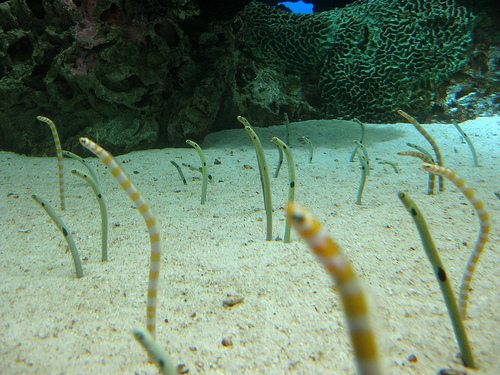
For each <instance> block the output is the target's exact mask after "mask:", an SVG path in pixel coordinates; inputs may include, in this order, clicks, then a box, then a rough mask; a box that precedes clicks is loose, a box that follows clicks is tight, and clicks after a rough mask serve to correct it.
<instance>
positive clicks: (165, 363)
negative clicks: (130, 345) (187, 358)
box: [132, 328, 177, 375]
mask: <svg viewBox="0 0 500 375" xmlns="http://www.w3.org/2000/svg"><path fill="white" fill-rule="evenodd" d="M132 333H133V335H134V337H135V339H136V340H137V341H138V342H139V344H141V346H142V347H143V348H144V349H145V350H146V352H147V353H148V356H149V358H151V359H152V360H153V361H154V362H155V363H156V364H157V365H158V368H159V369H160V374H162V375H177V370H176V368H175V367H174V365H173V364H172V361H171V360H170V358H169V357H168V356H167V354H166V353H165V351H164V350H163V348H162V347H161V346H160V345H159V344H158V343H157V342H156V341H155V339H154V337H153V336H151V335H150V333H149V332H148V331H145V330H143V329H142V328H136V329H134V330H133V331H132Z"/></svg>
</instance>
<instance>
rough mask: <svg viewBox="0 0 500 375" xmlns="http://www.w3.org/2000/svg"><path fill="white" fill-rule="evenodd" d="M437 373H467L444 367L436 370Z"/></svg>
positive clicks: (465, 374) (453, 374) (460, 374)
mask: <svg viewBox="0 0 500 375" xmlns="http://www.w3.org/2000/svg"><path fill="white" fill-rule="evenodd" d="M438 375H467V373H466V372H465V371H461V370H455V369H452V368H444V369H441V370H439V371H438Z"/></svg>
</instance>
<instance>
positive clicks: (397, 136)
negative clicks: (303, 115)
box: [0, 117, 500, 375]
mask: <svg viewBox="0 0 500 375" xmlns="http://www.w3.org/2000/svg"><path fill="white" fill-rule="evenodd" d="M499 125H500V117H488V118H478V119H476V120H473V121H468V122H466V123H463V124H461V126H462V127H463V129H464V130H465V131H466V132H467V133H468V134H469V136H470V138H471V139H472V141H473V142H474V144H475V147H476V149H477V152H478V154H479V162H480V166H479V167H474V166H473V163H472V158H471V154H470V151H469V149H468V147H467V145H466V144H463V143H462V142H461V139H460V137H459V134H458V132H457V131H456V129H454V127H453V126H452V125H448V124H433V125H425V128H426V129H427V130H428V131H429V133H431V134H432V135H433V136H434V137H435V139H436V141H437V143H438V144H439V145H440V147H441V152H442V154H443V157H444V161H445V164H446V166H448V167H449V168H451V169H453V170H455V171H456V172H457V173H458V174H459V175H460V176H461V177H463V178H464V179H465V180H466V181H467V182H468V184H469V185H470V186H471V187H473V188H474V189H476V191H477V195H478V196H479V197H480V198H482V199H483V200H484V201H485V203H486V206H487V209H488V211H489V213H490V215H491V218H492V223H493V227H492V231H491V235H490V241H489V243H488V244H487V246H486V250H485V252H484V254H483V256H482V258H481V259H480V262H479V265H478V267H477V271H476V274H475V277H474V279H473V282H472V287H473V290H472V292H471V296H470V305H469V316H468V319H467V320H466V322H465V324H466V328H467V331H468V334H469V338H470V342H471V345H472V347H473V351H474V353H475V356H476V361H477V363H478V365H479V368H480V369H479V370H469V369H467V373H469V374H492V375H494V374H500V317H499V311H500V287H499V279H500V272H499V269H500V268H499V266H500V257H499V246H498V244H499V241H498V239H499V238H498V233H499V231H498V217H499V211H500V200H499V199H498V198H497V197H496V196H495V194H494V193H495V192H498V191H499V190H500V178H499V177H500V173H499V172H500V168H499V167H500V142H499V141H500V126H499ZM256 131H257V133H258V134H259V136H260V138H261V140H262V141H263V144H264V145H265V148H266V157H267V160H268V164H269V166H270V169H272V170H274V167H275V165H276V161H277V151H276V149H275V148H274V146H273V145H272V144H271V143H269V142H268V140H269V139H270V138H271V137H272V136H278V137H280V138H282V139H285V138H284V137H285V127H284V126H272V127H269V128H266V129H256ZM301 136H307V137H308V138H309V139H310V140H311V141H312V143H313V144H314V146H315V154H314V159H313V162H312V163H309V162H308V157H309V154H308V150H307V149H306V147H305V146H304V145H303V144H301V143H300V142H299V140H298V139H299V138H300V137H301ZM358 137H359V126H358V125H357V124H355V123H351V122H344V121H307V122H301V123H293V124H291V146H292V149H293V153H294V157H295V163H296V175H297V191H296V200H297V201H298V202H300V203H301V204H303V205H306V206H307V207H309V208H310V209H311V210H312V211H313V213H314V214H315V216H317V217H318V218H319V219H320V220H321V221H322V222H323V223H324V224H325V226H326V227H327V228H328V230H329V231H330V233H331V234H332V235H333V236H334V238H335V239H336V240H337V241H338V242H339V243H340V245H341V246H342V248H343V250H344V251H345V253H346V254H347V255H348V257H349V258H350V260H351V262H352V264H353V265H354V267H355V269H356V270H357V273H358V275H359V277H360V278H361V279H362V281H363V285H364V290H365V291H366V294H367V295H368V298H369V302H370V307H371V315H372V320H373V323H374V326H375V330H376V332H377V338H378V342H379V351H380V357H381V361H382V365H383V368H384V369H385V371H384V373H386V374H435V373H436V372H437V371H439V370H440V369H443V368H455V369H458V370H465V369H464V367H463V366H462V365H461V361H460V359H458V358H457V353H458V351H459V350H458V346H457V342H456V340H455V337H454V334H453V330H452V326H451V323H450V319H449V317H448V314H447V310H446V307H445V304H444V302H443V298H442V296H441V292H440V289H439V286H438V284H437V282H436V280H435V278H434V275H433V272H432V270H431V267H430V263H429V262H428V260H427V258H426V255H425V253H424V251H423V247H422V244H421V242H420V238H419V235H418V232H417V230H416V227H415V225H414V223H413V220H412V219H411V217H410V215H409V214H408V213H407V211H406V210H405V208H404V207H403V205H402V204H401V202H400V201H399V199H398V197H397V194H398V192H399V191H406V192H408V194H410V196H411V197H412V198H413V199H414V200H415V201H416V203H417V204H418V205H419V207H420V209H421V210H422V212H423V214H424V215H425V217H426V218H427V221H428V223H429V226H430V228H431V231H432V234H433V237H434V241H435V242H436V245H437V247H438V249H439V251H440V255H441V258H442V261H443V263H444V265H445V267H446V268H447V271H448V276H449V278H450V279H451V280H452V285H453V287H454V289H455V290H458V288H459V284H460V279H461V277H462V272H463V270H464V266H465V263H466V260H467V259H468V257H469V255H470V253H471V250H472V249H473V247H474V244H475V241H476V238H477V234H478V229H479V224H478V218H477V215H476V214H475V211H474V209H473V207H472V206H471V205H470V203H469V202H468V201H467V200H466V198H465V197H464V196H463V195H462V193H461V192H460V191H459V190H458V189H457V188H455V187H454V186H453V185H452V184H451V183H450V182H447V184H446V192H444V193H439V194H436V195H433V196H429V195H427V194H426V193H427V175H426V174H425V173H424V172H423V171H422V170H421V169H420V164H421V163H420V161H419V160H418V159H415V158H412V157H402V156H398V155H397V152H398V151H403V150H410V148H409V147H408V146H406V142H413V143H416V144H419V145H421V146H424V147H426V148H428V149H430V148H429V147H428V145H427V143H426V141H425V139H424V138H423V137H422V136H421V135H420V134H419V133H418V132H417V131H416V130H415V128H414V127H413V126H411V125H409V124H392V125H367V132H366V138H365V142H364V144H365V145H366V147H367V150H368V152H369V154H370V159H371V174H370V176H369V177H368V180H367V183H366V188H365V192H364V195H363V203H362V205H356V204H355V201H356V192H357V189H358V184H359V180H360V169H359V163H358V162H357V161H355V162H349V158H350V155H351V152H352V150H353V140H354V139H357V138H358ZM103 146H104V147H105V143H104V144H103ZM202 146H203V148H204V150H205V154H206V156H207V160H208V168H209V173H210V174H211V175H212V176H213V181H212V182H210V183H209V186H208V199H207V203H206V204H205V205H203V206H202V205H200V190H201V182H200V180H199V173H197V172H196V171H191V170H189V169H187V168H184V173H185V174H186V177H187V179H188V184H187V185H183V184H182V182H181V180H180V178H179V176H178V174H177V171H176V170H175V168H174V167H173V166H172V165H171V164H170V161H171V160H174V161H176V162H177V163H179V164H181V163H189V164H191V165H199V159H198V156H197V154H196V152H195V151H194V150H193V149H192V148H185V149H163V150H148V151H140V152H132V153H130V154H126V155H120V156H118V157H117V160H118V161H119V162H120V163H121V164H122V166H123V168H124V169H125V171H126V172H127V174H128V175H129V176H130V177H131V178H132V180H133V181H134V183H135V185H136V186H137V187H138V188H139V190H141V192H142V193H143V195H144V197H145V198H146V200H147V201H148V202H149V203H150V206H151V207H152V210H153V211H154V213H155V214H156V216H157V218H158V220H159V222H160V225H161V234H162V251H163V253H162V270H161V275H160V290H159V305H158V319H157V320H158V327H157V339H158V341H159V343H160V344H161V345H162V346H163V347H164V348H165V350H166V351H167V352H168V353H169V354H170V356H171V358H172V360H173V362H174V363H175V364H181V363H182V364H184V365H185V369H188V370H189V372H190V373H192V374H203V373H219V374H253V373H260V374H283V373H290V374H354V373H356V368H355V362H354V358H353V353H352V350H351V345H350V341H349V335H348V332H347V328H346V324H345V319H344V315H343V311H342V306H341V305H340V301H339V296H338V295H337V294H336V292H335V291H334V290H333V289H332V280H331V279H330V277H329V275H328V274H327V273H326V272H325V271H324V270H323V269H322V267H321V266H320V264H319V263H318V262H317V260H316V259H315V257H314V255H313V254H311V252H310V251H309V249H308V247H307V246H306V244H305V243H304V242H302V241H300V240H299V239H298V238H297V235H296V234H295V233H292V242H291V243H290V244H285V243H284V242H283V241H282V240H281V238H282V237H283V232H284V226H285V220H284V216H283V207H284V205H285V203H286V199H287V195H288V191H287V188H288V176H287V168H286V164H285V165H284V166H283V168H282V170H281V172H280V175H279V177H278V178H271V180H272V181H271V182H272V191H273V197H272V198H273V208H274V223H273V229H274V233H273V237H274V238H275V240H273V241H266V240H265V221H266V216H265V211H264V209H263V202H262V192H261V186H260V182H259V174H258V168H257V162H256V157H255V151H254V149H253V147H252V144H251V142H250V139H249V138H248V135H247V134H246V132H245V131H244V130H242V129H241V130H240V129H238V130H227V131H223V132H219V133H215V134H210V135H209V136H208V137H207V138H206V139H205V141H204V143H203V145H202ZM89 155H90V154H89ZM216 159H217V160H218V161H220V163H217V164H215V163H214V161H215V160H216ZM381 160H388V161H392V162H396V163H397V164H398V166H399V169H400V172H399V174H396V173H395V172H394V170H393V169H392V167H391V166H390V165H385V164H380V163H379V162H380V161H381ZM88 161H89V163H90V164H91V165H92V166H94V168H95V170H96V172H97V174H98V176H99V178H100V182H101V185H102V189H103V192H104V196H105V199H106V203H107V206H108V211H109V222H110V225H109V261H108V262H104V263H103V262H101V259H100V235H101V230H100V216H99V210H98V206H97V203H96V200H95V198H94V196H93V193H92V191H91V190H90V189H89V188H88V186H87V185H86V184H85V183H84V182H83V181H82V180H81V179H79V178H78V177H76V176H73V175H72V174H71V173H69V171H70V169H72V168H78V169H81V166H80V165H79V164H78V163H77V162H76V161H74V160H69V159H67V160H65V170H66V176H65V190H66V205H67V209H66V211H65V212H64V213H63V214H62V217H63V219H64V220H65V222H66V224H67V226H68V228H70V231H71V233H72V234H73V237H74V239H75V242H76V244H77V247H78V249H79V252H80V255H81V258H82V262H83V271H84V277H83V278H81V279H77V278H76V277H75V271H74V267H73V263H72V259H71V256H70V253H69V251H68V249H67V246H66V243H65V241H64V239H63V237H62V236H61V233H59V232H58V230H57V229H56V227H55V226H54V225H53V223H52V222H51V221H50V219H49V218H48V216H47V215H46V214H45V212H44V211H43V210H42V209H41V208H40V207H39V206H38V205H36V204H35V202H34V201H33V200H32V199H31V195H32V194H38V195H40V196H42V197H45V198H46V199H47V201H48V202H50V204H51V205H53V206H54V207H55V208H56V209H57V211H58V212H60V211H59V209H58V205H59V199H58V181H57V163H56V159H55V158H54V157H50V158H49V157H42V158H40V157H26V156H20V155H16V154H13V153H9V152H0V210H1V217H0V270H1V273H0V314H1V319H0V373H1V374H155V373H157V372H158V370H157V368H156V367H155V366H154V365H152V364H148V363H147V358H146V354H145V352H144V351H143V349H142V348H141V347H140V346H139V345H138V344H137V343H136V341H135V340H134V339H133V336H132V334H131V330H132V329H133V328H134V327H143V326H145V313H146V289H147V278H148V269H149V252H150V247H149V240H148V234H147V230H146V227H145V225H144V222H143V219H142V217H141V216H140V214H139V213H138V212H136V211H137V210H136V209H134V207H133V205H132V202H131V201H130V200H129V198H128V197H127V196H126V194H125V193H124V192H123V191H122V190H121V188H120V186H119V185H118V184H117V182H116V181H115V180H114V179H113V178H112V177H111V175H110V174H109V173H108V172H107V171H106V170H105V168H104V167H103V165H102V164H101V163H100V161H99V160H98V159H96V158H90V157H89V159H88ZM227 296H240V297H243V298H244V302H243V303H241V304H239V305H237V306H234V307H232V308H228V307H225V306H223V301H224V299H226V298H227ZM223 339H230V340H231V341H232V346H224V345H222V340H223ZM411 359H413V360H411Z"/></svg>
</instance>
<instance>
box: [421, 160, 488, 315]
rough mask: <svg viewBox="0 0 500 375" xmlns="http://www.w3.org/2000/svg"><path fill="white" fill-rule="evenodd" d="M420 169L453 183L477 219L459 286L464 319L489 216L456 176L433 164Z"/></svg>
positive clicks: (474, 193)
mask: <svg viewBox="0 0 500 375" xmlns="http://www.w3.org/2000/svg"><path fill="white" fill-rule="evenodd" d="M422 169H423V170H424V171H426V172H427V173H433V174H437V175H440V176H444V177H446V178H447V179H448V180H450V181H451V182H453V184H454V185H455V186H456V187H457V188H458V189H459V190H460V191H461V192H462V194H463V195H465V197H466V198H467V199H468V200H469V202H470V203H471V204H472V205H473V206H474V208H475V209H476V212H477V216H478V217H479V236H478V238H477V241H476V246H475V247H474V250H473V251H472V254H471V255H470V257H469V260H468V261H467V265H466V266H465V271H464V275H463V276H462V284H461V285H460V294H459V298H458V301H459V305H460V311H461V313H462V317H463V318H464V319H465V318H466V315H467V303H468V301H469V289H470V285H471V282H472V277H473V275H474V271H475V269H476V265H477V262H478V261H479V257H480V256H481V253H482V252H483V250H484V248H485V245H486V242H488V236H489V233H490V230H491V223H490V215H489V214H488V212H486V209H485V207H484V202H483V201H482V200H481V199H479V198H478V197H476V192H475V191H474V189H472V188H470V187H468V186H467V185H466V184H465V181H464V180H463V179H462V178H460V177H458V176H457V174H456V173H455V172H454V171H452V170H450V169H447V168H444V167H439V166H437V165H434V164H429V163H423V164H422Z"/></svg>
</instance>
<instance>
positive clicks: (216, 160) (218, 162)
mask: <svg viewBox="0 0 500 375" xmlns="http://www.w3.org/2000/svg"><path fill="white" fill-rule="evenodd" d="M214 164H215V165H219V164H222V162H221V161H220V160H219V159H215V160H214Z"/></svg>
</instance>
